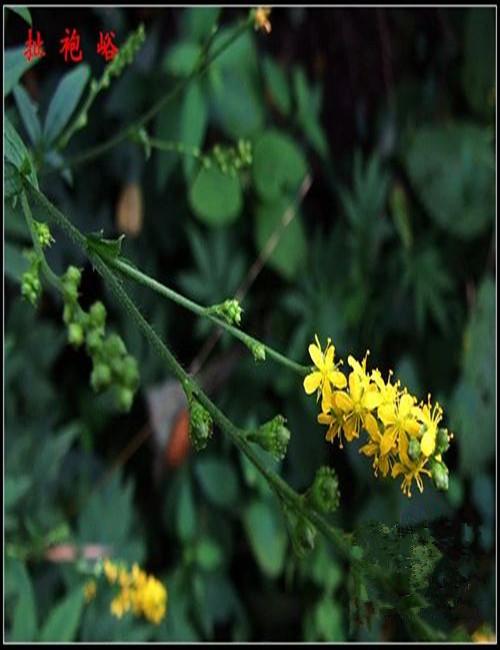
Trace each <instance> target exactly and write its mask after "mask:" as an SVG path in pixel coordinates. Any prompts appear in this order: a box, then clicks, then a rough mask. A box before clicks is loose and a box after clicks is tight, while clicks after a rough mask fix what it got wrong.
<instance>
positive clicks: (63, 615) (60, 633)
mask: <svg viewBox="0 0 500 650" xmlns="http://www.w3.org/2000/svg"><path fill="white" fill-rule="evenodd" d="M84 602H85V598H84V594H83V586H82V585H79V586H78V587H77V588H76V589H74V590H73V591H72V592H71V593H70V594H69V595H68V596H66V598H64V599H63V600H62V601H61V602H60V603H59V604H58V605H56V606H55V607H54V609H53V610H52V611H51V612H50V614H49V617H48V620H47V621H46V622H45V624H44V626H43V628H42V631H41V633H40V641H63V642H66V643H69V642H70V641H73V640H74V639H75V637H76V634H77V631H78V626H79V625H80V619H81V616H82V612H83V605H84Z"/></svg>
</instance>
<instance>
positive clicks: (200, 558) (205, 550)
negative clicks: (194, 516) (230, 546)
mask: <svg viewBox="0 0 500 650" xmlns="http://www.w3.org/2000/svg"><path fill="white" fill-rule="evenodd" d="M222 557H223V556H222V550H221V548H220V546H219V545H218V544H217V543H216V542H215V541H214V540H213V539H210V538H209V537H203V538H202V539H201V540H200V541H199V542H198V544H197V545H196V547H195V559H196V563H197V564H198V566H199V567H200V568H201V569H204V570H205V571H213V570H214V569H217V568H218V567H219V566H220V565H221V563H222Z"/></svg>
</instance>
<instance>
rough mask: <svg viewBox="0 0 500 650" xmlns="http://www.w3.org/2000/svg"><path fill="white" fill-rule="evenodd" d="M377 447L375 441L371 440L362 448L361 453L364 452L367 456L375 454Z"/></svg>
mask: <svg viewBox="0 0 500 650" xmlns="http://www.w3.org/2000/svg"><path fill="white" fill-rule="evenodd" d="M377 449H378V447H377V445H374V444H373V442H369V443H368V444H366V445H363V446H362V447H361V448H360V450H359V453H360V454H364V455H365V456H374V455H375V454H376V453H377Z"/></svg>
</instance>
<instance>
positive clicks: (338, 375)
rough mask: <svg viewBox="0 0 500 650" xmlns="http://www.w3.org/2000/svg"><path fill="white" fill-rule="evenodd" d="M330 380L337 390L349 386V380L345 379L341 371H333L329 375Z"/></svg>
mask: <svg viewBox="0 0 500 650" xmlns="http://www.w3.org/2000/svg"><path fill="white" fill-rule="evenodd" d="M328 379H329V380H330V381H331V382H332V384H333V385H334V386H335V387H336V388H345V387H346V386H347V379H346V378H345V375H344V373H343V372H340V371H339V370H333V371H332V372H330V373H328Z"/></svg>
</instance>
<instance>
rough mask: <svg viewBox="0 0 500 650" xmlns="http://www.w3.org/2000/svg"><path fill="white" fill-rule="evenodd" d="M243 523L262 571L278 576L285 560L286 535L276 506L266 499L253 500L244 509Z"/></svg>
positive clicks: (268, 574)
mask: <svg viewBox="0 0 500 650" xmlns="http://www.w3.org/2000/svg"><path fill="white" fill-rule="evenodd" d="M243 523H244V526H245V530H246V534H247V537H248V539H249V541H250V546H251V548H252V551H253V553H254V555H255V559H256V560H257V563H258V565H259V567H260V568H261V570H262V572H263V573H265V574H266V575H267V576H269V577H270V578H276V577H278V576H279V575H280V573H281V572H282V570H283V565H284V562H285V553H286V546H287V537H286V533H285V529H284V525H283V521H281V519H280V517H279V516H278V513H277V511H276V508H274V507H272V506H271V505H270V504H269V503H267V502H266V501H254V502H253V503H251V504H250V505H249V506H247V507H246V508H245V510H244V513H243Z"/></svg>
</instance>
